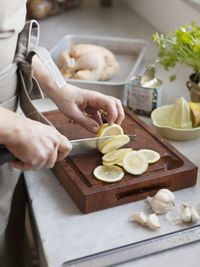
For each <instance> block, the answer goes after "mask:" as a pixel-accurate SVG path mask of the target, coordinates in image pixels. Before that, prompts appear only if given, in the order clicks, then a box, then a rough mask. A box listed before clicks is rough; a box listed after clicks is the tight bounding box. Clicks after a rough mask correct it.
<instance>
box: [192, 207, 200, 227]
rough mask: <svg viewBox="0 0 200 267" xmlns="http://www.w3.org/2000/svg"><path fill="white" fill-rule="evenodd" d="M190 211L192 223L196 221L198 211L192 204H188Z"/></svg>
mask: <svg viewBox="0 0 200 267" xmlns="http://www.w3.org/2000/svg"><path fill="white" fill-rule="evenodd" d="M190 211H191V215H192V216H191V217H192V218H191V221H192V222H193V223H195V222H197V221H198V220H199V218H200V216H199V213H198V212H197V211H196V209H195V208H194V207H193V206H190Z"/></svg>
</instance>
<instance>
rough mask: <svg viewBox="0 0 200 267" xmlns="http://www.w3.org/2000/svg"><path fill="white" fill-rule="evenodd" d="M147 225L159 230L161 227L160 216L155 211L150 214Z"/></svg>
mask: <svg viewBox="0 0 200 267" xmlns="http://www.w3.org/2000/svg"><path fill="white" fill-rule="evenodd" d="M147 226H148V227H149V228H150V229H151V230H158V229H159V228H160V223H159V218H158V216H157V215H156V214H155V213H153V214H151V215H149V216H148V218H147Z"/></svg>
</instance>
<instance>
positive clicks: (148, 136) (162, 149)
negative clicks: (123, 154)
mask: <svg viewBox="0 0 200 267" xmlns="http://www.w3.org/2000/svg"><path fill="white" fill-rule="evenodd" d="M125 113H126V118H125V120H124V121H123V123H122V127H123V129H124V132H125V134H136V135H137V136H136V138H135V139H134V140H133V141H131V142H129V144H127V147H132V148H133V149H135V150H138V149H143V148H146V149H153V150H155V151H157V152H159V153H160V155H161V158H160V160H159V161H158V162H156V163H154V164H150V165H149V167H148V170H147V171H146V172H145V173H143V174H142V175H139V176H133V175H131V174H128V173H126V174H125V176H124V178H123V179H122V180H121V181H119V182H116V183H105V182H102V181H99V180H97V179H96V178H95V177H94V176H93V170H94V169H95V168H96V167H97V166H98V165H101V164H102V160H101V158H102V154H101V153H100V152H98V151H97V152H95V153H92V154H86V155H79V156H73V157H67V159H66V160H64V161H62V162H58V163H56V165H55V167H54V168H53V169H52V170H53V172H54V174H55V175H56V177H57V178H58V179H59V181H60V182H61V184H62V185H63V186H64V188H65V189H66V191H67V192H68V193H69V194H70V196H71V197H72V199H73V200H74V201H75V203H76V204H77V205H78V207H79V208H80V210H81V211H82V212H84V213H88V212H93V211H97V210H101V209H105V208H110V207H113V206H117V205H121V204H125V203H129V202H133V201H137V200H140V199H144V198H146V197H147V196H153V195H154V194H155V193H156V192H157V191H158V190H159V189H161V188H168V189H170V190H171V191H174V190H178V189H182V188H186V187H190V186H194V185H195V184H196V179H197V167H196V166H195V165H194V164H193V163H192V162H191V161H190V160H189V159H187V158H186V157H185V156H183V155H182V154H181V153H180V152H179V151H177V150H176V149H175V148H174V147H173V146H172V145H170V144H169V143H168V142H167V141H166V140H165V139H164V138H163V137H161V136H159V135H158V134H157V133H156V132H155V131H154V130H152V129H151V128H150V127H149V126H147V125H146V124H145V123H144V122H142V121H141V120H140V119H139V118H138V117H137V116H136V115H135V114H133V113H132V112H131V111H130V110H128V109H127V108H125ZM44 115H45V116H46V117H47V118H48V119H49V121H51V123H52V124H53V125H54V126H55V127H56V128H57V129H58V131H59V132H61V133H62V134H63V135H65V136H67V137H68V139H70V140H72V139H79V138H87V137H92V136H93V134H91V133H89V132H88V131H87V130H85V129H84V128H82V127H81V126H79V125H78V124H76V123H72V122H71V121H70V120H69V119H68V118H67V117H66V116H64V115H63V114H62V113H60V112H59V111H58V110H55V111H49V112H45V113H44Z"/></svg>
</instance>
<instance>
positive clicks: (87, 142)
mask: <svg viewBox="0 0 200 267" xmlns="http://www.w3.org/2000/svg"><path fill="white" fill-rule="evenodd" d="M128 136H129V137H130V140H133V139H134V138H135V137H136V135H135V134H128ZM111 137H113V136H104V137H93V138H84V139H77V140H70V142H71V144H72V150H71V151H70V153H69V154H68V156H75V155H81V154H87V153H91V152H94V151H96V150H97V148H98V141H99V140H102V141H106V140H108V139H109V138H111ZM16 160H17V159H16V158H15V156H14V155H13V154H12V153H11V152H10V151H9V150H8V149H7V148H6V146H5V145H0V165H3V164H4V163H6V162H10V161H16Z"/></svg>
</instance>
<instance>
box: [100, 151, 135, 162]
mask: <svg viewBox="0 0 200 267" xmlns="http://www.w3.org/2000/svg"><path fill="white" fill-rule="evenodd" d="M131 150H132V148H121V149H118V150H112V151H110V152H108V153H107V154H105V155H104V156H103V157H102V160H103V161H104V162H108V163H109V162H115V161H120V160H121V158H123V157H124V155H125V154H126V153H127V152H130V151H131Z"/></svg>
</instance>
